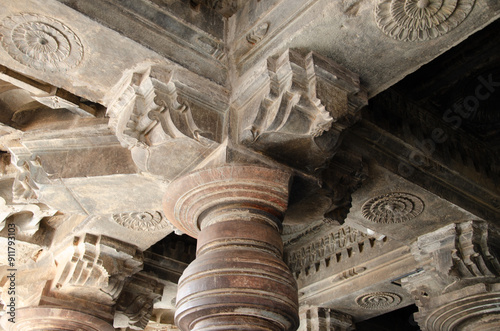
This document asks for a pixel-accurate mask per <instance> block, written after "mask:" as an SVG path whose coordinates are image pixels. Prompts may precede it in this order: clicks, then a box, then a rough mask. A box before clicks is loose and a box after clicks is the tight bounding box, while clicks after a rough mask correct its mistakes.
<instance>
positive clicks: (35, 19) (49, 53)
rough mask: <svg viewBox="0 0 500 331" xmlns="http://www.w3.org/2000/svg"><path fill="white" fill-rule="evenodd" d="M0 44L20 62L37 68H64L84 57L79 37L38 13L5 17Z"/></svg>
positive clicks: (0, 27) (62, 69)
mask: <svg viewBox="0 0 500 331" xmlns="http://www.w3.org/2000/svg"><path fill="white" fill-rule="evenodd" d="M0 36H2V38H1V41H2V43H1V44H2V47H3V48H4V49H5V51H7V53H9V55H10V56H11V57H12V58H13V59H15V60H16V61H18V62H19V63H21V64H24V65H26V66H28V67H31V68H34V69H37V70H47V71H64V70H67V69H70V68H73V67H75V66H77V65H78V64H79V63H80V61H81V60H82V57H83V46H82V43H81V41H80V39H79V38H78V37H77V36H76V35H75V33H74V32H73V31H71V30H70V28H68V27H67V26H66V25H64V24H63V23H61V22H59V21H57V20H55V19H53V18H50V17H45V16H42V15H37V14H26V13H23V14H18V15H12V16H9V17H6V18H5V19H4V20H3V21H2V22H1V24H0Z"/></svg>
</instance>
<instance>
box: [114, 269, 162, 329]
mask: <svg viewBox="0 0 500 331" xmlns="http://www.w3.org/2000/svg"><path fill="white" fill-rule="evenodd" d="M162 290H163V287H162V286H161V284H160V283H158V282H157V281H156V280H155V279H153V278H150V277H148V276H147V275H146V274H143V273H141V272H139V273H137V274H135V275H133V276H132V277H131V278H130V280H129V281H128V282H127V284H126V285H125V287H124V289H123V291H122V293H121V294H120V297H119V298H118V301H117V302H116V306H115V317H114V321H113V326H114V327H115V328H130V329H132V330H144V328H145V327H146V326H147V324H148V323H149V320H150V319H151V315H152V313H153V305H154V304H155V303H156V302H157V301H158V300H160V297H161V294H162Z"/></svg>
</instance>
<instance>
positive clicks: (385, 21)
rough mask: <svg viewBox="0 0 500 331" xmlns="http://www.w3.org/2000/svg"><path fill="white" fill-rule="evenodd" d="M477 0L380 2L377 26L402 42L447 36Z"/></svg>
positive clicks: (399, 0) (377, 8) (376, 9)
mask: <svg viewBox="0 0 500 331" xmlns="http://www.w3.org/2000/svg"><path fill="white" fill-rule="evenodd" d="M474 3H475V0H379V1H378V3H377V5H376V7H375V17H376V21H377V25H378V27H379V28H380V29H381V30H382V31H384V33H385V34H387V35H388V36H390V37H392V38H394V39H397V40H401V41H425V40H430V39H434V38H437V37H439V36H441V35H444V34H445V33H448V32H449V31H451V30H452V29H454V28H455V27H457V26H458V25H459V24H460V23H462V22H463V21H464V20H465V18H466V17H467V16H468V15H469V13H470V12H471V11H472V8H473V7H474Z"/></svg>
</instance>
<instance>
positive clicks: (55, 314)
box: [1, 307, 115, 331]
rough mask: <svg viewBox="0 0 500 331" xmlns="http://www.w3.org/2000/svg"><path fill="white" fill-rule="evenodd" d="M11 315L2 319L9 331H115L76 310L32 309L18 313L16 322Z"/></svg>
mask: <svg viewBox="0 0 500 331" xmlns="http://www.w3.org/2000/svg"><path fill="white" fill-rule="evenodd" d="M8 318H9V315H4V316H3V317H2V323H1V325H2V327H3V329H4V330H7V331H25V330H26V331H29V330H60V331H75V330H78V331H96V330H99V331H114V330H115V329H114V328H113V326H112V325H111V324H110V323H108V322H106V321H104V320H102V319H100V318H97V317H95V316H92V315H89V314H85V313H82V312H79V311H76V310H71V309H65V308H58V307H30V308H21V309H18V310H17V311H16V314H15V318H14V321H15V323H11V322H12V321H8Z"/></svg>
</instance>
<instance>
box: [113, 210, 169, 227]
mask: <svg viewBox="0 0 500 331" xmlns="http://www.w3.org/2000/svg"><path fill="white" fill-rule="evenodd" d="M113 220H114V221H115V222H116V223H118V224H120V225H121V226H123V227H126V228H128V229H132V230H136V231H157V230H161V229H163V228H165V227H167V225H168V222H167V220H166V219H165V218H164V217H163V215H162V213H160V212H158V211H153V212H148V211H145V212H133V213H123V214H115V215H113Z"/></svg>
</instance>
